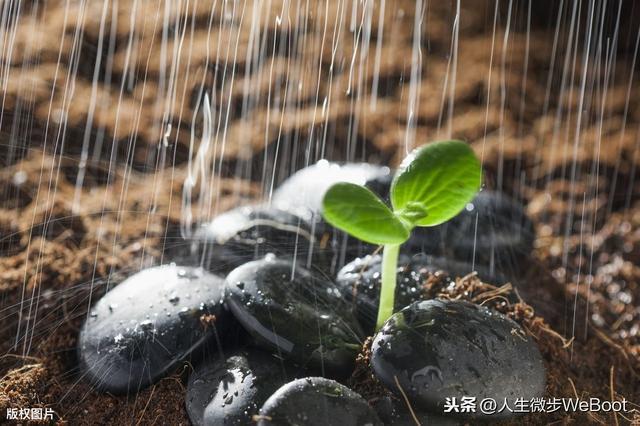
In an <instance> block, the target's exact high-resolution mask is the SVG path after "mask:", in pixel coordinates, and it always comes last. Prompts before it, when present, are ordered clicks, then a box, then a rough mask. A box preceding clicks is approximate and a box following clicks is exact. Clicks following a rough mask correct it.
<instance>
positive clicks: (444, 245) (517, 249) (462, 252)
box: [402, 191, 535, 278]
mask: <svg viewBox="0 0 640 426" xmlns="http://www.w3.org/2000/svg"><path fill="white" fill-rule="evenodd" d="M476 224H477V226H476ZM534 237H535V232H534V229H533V223H532V222H531V220H530V219H529V218H528V217H527V215H526V213H525V212H524V210H523V207H522V206H521V205H520V204H518V203H516V202H515V201H514V200H512V199H511V198H509V197H508V196H506V195H504V194H501V193H498V192H491V191H482V192H480V193H479V194H478V195H477V196H476V197H475V198H474V199H473V201H472V202H471V203H469V205H468V206H467V208H465V209H464V210H463V211H462V212H461V213H460V214H458V215H457V216H456V217H454V218H453V219H451V220H450V221H448V222H445V223H443V224H441V225H438V226H433V227H416V228H414V230H413V232H412V233H411V237H410V238H409V241H407V243H405V244H404V245H403V247H402V251H403V252H406V253H416V252H422V253H426V254H429V255H433V256H443V257H446V258H448V259H456V260H458V261H462V262H466V263H468V264H470V265H474V266H476V267H478V268H480V267H482V268H485V269H486V270H487V272H488V273H489V274H492V275H502V276H506V277H507V278H513V277H515V276H519V275H520V273H521V271H522V268H523V266H525V265H526V263H527V259H529V256H530V254H531V251H532V249H533V240H534Z"/></svg>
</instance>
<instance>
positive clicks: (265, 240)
mask: <svg viewBox="0 0 640 426" xmlns="http://www.w3.org/2000/svg"><path fill="white" fill-rule="evenodd" d="M191 251H192V258H193V259H194V260H195V261H197V262H199V263H198V264H200V263H201V264H202V265H203V266H204V267H205V268H206V269H207V270H210V271H212V272H223V273H228V272H230V271H232V270H233V269H234V268H236V267H238V266H240V265H242V264H244V263H246V262H249V261H251V260H255V259H259V258H262V257H264V256H265V255H266V254H268V253H273V254H276V255H279V256H288V257H294V256H295V257H296V259H297V261H298V262H300V263H301V264H302V265H308V264H311V265H314V266H315V267H317V268H319V269H322V268H323V267H324V266H326V264H327V263H329V262H330V260H325V259H326V258H328V259H330V258H331V256H332V255H331V254H327V253H326V250H325V249H324V248H323V247H321V241H320V238H318V237H317V236H316V233H315V229H314V228H313V227H312V225H311V224H310V223H309V222H308V221H306V220H304V219H302V218H301V217H299V216H297V215H295V214H292V213H290V212H287V211H284V210H280V209H277V208H272V207H269V206H244V207H239V208H236V209H233V210H230V211H228V212H225V213H223V214H221V215H220V216H218V217H216V218H215V219H213V220H212V221H211V222H209V223H207V224H204V225H203V226H202V227H200V228H199V229H198V230H197V231H196V233H195V235H194V238H193V244H192V250H191Z"/></svg>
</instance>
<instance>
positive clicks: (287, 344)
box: [226, 256, 362, 377]
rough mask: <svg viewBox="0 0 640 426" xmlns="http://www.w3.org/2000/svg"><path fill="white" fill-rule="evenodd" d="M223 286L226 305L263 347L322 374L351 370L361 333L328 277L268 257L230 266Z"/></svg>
mask: <svg viewBox="0 0 640 426" xmlns="http://www.w3.org/2000/svg"><path fill="white" fill-rule="evenodd" d="M226 286H227V289H228V290H227V304H228V305H229V308H230V309H231V311H232V312H233V314H234V315H235V317H236V318H237V320H238V321H239V322H240V323H241V324H242V325H243V326H244V327H245V328H246V329H247V331H248V332H249V333H250V334H252V335H253V336H254V337H255V338H256V339H257V340H258V341H259V342H260V343H261V344H262V345H265V346H266V347H267V348H269V349H272V350H274V351H275V352H276V353H278V354H279V355H282V356H285V357H290V358H293V359H294V360H296V361H297V362H299V363H301V364H302V365H303V366H307V365H309V366H312V367H316V369H317V371H319V372H321V373H322V375H328V376H337V377H344V376H345V375H348V374H349V373H350V372H351V369H352V367H353V363H354V360H355V357H356V354H357V353H358V351H359V349H360V342H361V338H362V333H361V331H360V329H359V326H358V324H357V321H356V319H355V317H354V316H353V315H352V314H351V312H350V311H349V309H348V305H347V304H346V302H345V301H344V300H343V298H342V295H341V294H340V291H339V290H338V289H337V288H336V286H335V285H334V284H333V283H332V282H331V281H329V280H327V279H324V278H323V277H322V276H321V275H319V274H317V273H313V272H310V271H308V270H306V269H304V268H302V267H299V266H297V267H294V266H293V264H292V263H291V261H285V260H279V259H275V258H273V257H270V256H269V257H267V258H265V259H263V260H257V261H253V262H249V263H246V264H244V265H242V266H240V267H238V268H237V269H235V270H233V271H232V272H231V273H230V274H229V275H228V276H227V280H226Z"/></svg>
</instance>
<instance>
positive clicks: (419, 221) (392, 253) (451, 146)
mask: <svg viewBox="0 0 640 426" xmlns="http://www.w3.org/2000/svg"><path fill="white" fill-rule="evenodd" d="M481 175H482V168H481V166H480V161H479V160H478V158H477V157H476V155H475V154H474V153H473V151H472V150H471V148H470V147H469V146H468V145H467V144H466V143H464V142H461V141H441V142H434V143H430V144H427V145H424V146H422V147H420V148H417V149H415V150H414V151H413V152H412V153H411V154H409V155H408V156H407V157H406V158H405V159H404V161H403V162H402V164H401V165H400V167H399V169H398V171H397V172H396V174H395V176H394V178H393V181H392V183H391V194H390V195H391V208H389V206H387V205H386V204H385V203H384V202H383V201H382V200H381V199H380V198H378V196H377V195H375V194H374V193H373V192H371V191H370V190H369V189H367V188H365V187H364V186H360V185H355V184H352V183H337V184H335V185H333V186H332V187H331V188H329V190H328V191H327V193H326V194H325V196H324V199H323V203H322V207H323V216H324V218H325V219H326V220H327V222H329V223H330V224H331V225H333V226H335V227H336V228H339V229H342V230H343V231H345V232H347V233H349V234H351V235H353V236H354V237H356V238H358V239H360V240H362V241H365V242H368V243H371V244H380V245H383V246H384V249H383V254H382V287H381V289H380V306H379V307H378V318H377V321H376V329H380V327H382V325H383V324H384V322H385V321H386V320H387V319H388V318H389V317H390V316H391V315H392V314H393V305H394V297H395V288H396V271H397V267H398V266H397V263H398V253H399V252H400V245H401V244H402V243H404V242H405V241H407V239H409V235H410V234H411V231H412V229H413V228H415V227H416V226H436V225H440V224H441V223H443V222H446V221H447V220H449V219H451V218H452V217H454V216H455V215H457V214H458V213H459V212H460V211H461V210H462V209H463V208H464V207H465V206H466V205H467V203H469V202H470V201H471V200H472V199H473V197H474V196H475V195H476V193H477V192H478V190H479V189H480V181H481Z"/></svg>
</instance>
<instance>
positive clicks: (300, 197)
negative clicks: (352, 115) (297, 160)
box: [272, 160, 392, 274]
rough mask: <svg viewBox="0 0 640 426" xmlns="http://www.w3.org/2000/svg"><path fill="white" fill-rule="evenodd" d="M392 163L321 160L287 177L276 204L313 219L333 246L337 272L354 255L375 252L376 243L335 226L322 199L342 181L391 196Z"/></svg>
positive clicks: (319, 232) (332, 269) (333, 269)
mask: <svg viewBox="0 0 640 426" xmlns="http://www.w3.org/2000/svg"><path fill="white" fill-rule="evenodd" d="M391 178H392V175H391V171H390V169H389V168H388V167H383V166H377V165H372V164H367V163H344V164H339V163H330V162H328V161H326V160H320V161H319V162H317V163H316V164H314V165H311V166H309V167H306V168H304V169H302V170H300V171H298V172H296V173H294V174H293V175H292V176H291V177H289V178H288V179H287V180H285V181H284V182H283V183H282V185H280V187H278V188H277V189H276V191H275V192H274V194H273V198H272V202H273V205H274V206H276V207H279V208H281V209H283V210H286V211H290V212H293V213H295V214H296V215H299V216H301V217H303V218H305V219H306V220H308V221H309V222H310V223H313V226H314V229H315V230H316V233H317V235H319V236H320V239H321V241H323V242H324V245H325V246H326V247H328V248H330V249H331V252H330V253H331V254H332V255H333V257H332V258H331V265H330V268H329V269H328V271H330V272H331V273H332V274H335V272H337V271H338V270H339V269H340V268H341V267H342V266H343V265H344V264H346V263H347V262H349V261H351V260H352V259H354V258H356V257H358V256H363V255H365V254H370V253H373V252H374V251H375V249H376V246H375V245H372V244H367V243H364V242H362V241H360V240H358V239H357V238H354V237H352V236H350V235H348V234H347V233H345V232H343V231H340V230H338V229H335V228H334V227H332V226H331V225H329V224H328V223H327V222H326V221H325V220H324V218H323V217H322V199H323V198H324V194H325V193H326V192H327V190H328V189H329V188H330V187H331V186H332V185H334V184H336V183H339V182H350V183H355V184H358V185H365V186H367V187H369V189H371V190H372V191H373V192H375V193H377V194H378V195H379V196H380V197H382V198H385V199H386V198H388V194H389V185H390V183H391Z"/></svg>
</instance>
